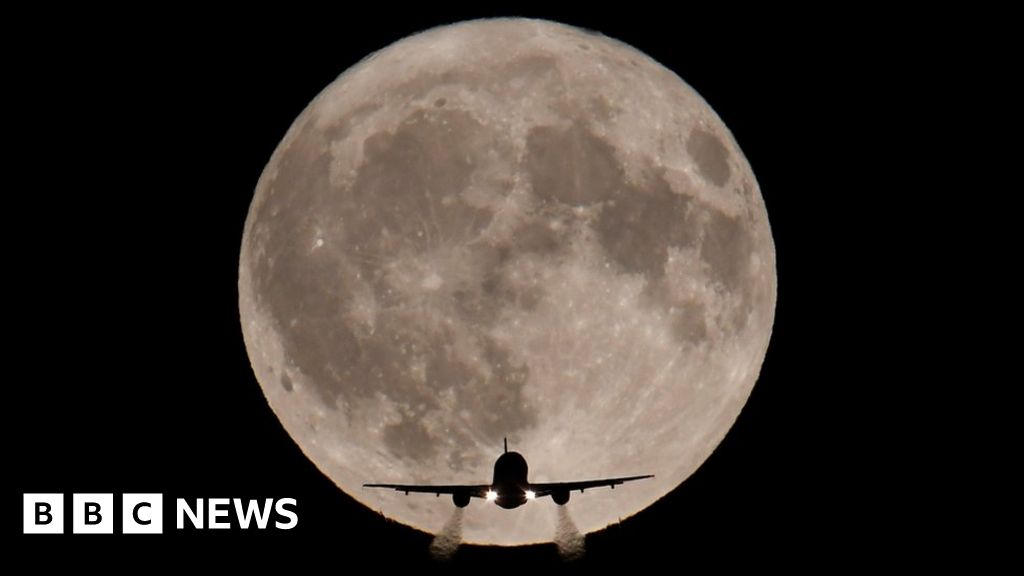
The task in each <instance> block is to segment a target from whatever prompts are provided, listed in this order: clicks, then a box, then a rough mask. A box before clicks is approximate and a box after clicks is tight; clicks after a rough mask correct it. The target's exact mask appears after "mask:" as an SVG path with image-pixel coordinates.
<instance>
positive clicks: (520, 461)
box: [491, 452, 530, 509]
mask: <svg viewBox="0 0 1024 576" xmlns="http://www.w3.org/2000/svg"><path fill="white" fill-rule="evenodd" d="M528 471H529V466H527V464H526V458H523V455H522V454H520V453H518V452H505V453H504V454H502V455H501V456H499V457H498V459H497V460H496V461H495V462H494V479H493V480H492V481H491V490H492V491H494V492H495V495H496V496H495V498H494V503H495V504H497V505H498V506H501V507H502V508H507V509H512V508H518V507H520V506H522V505H523V504H526V501H527V500H528V498H527V491H528V490H529V489H530V483H529V482H528V481H527V480H526V475H527V472H528Z"/></svg>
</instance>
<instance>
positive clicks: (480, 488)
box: [363, 484, 491, 498]
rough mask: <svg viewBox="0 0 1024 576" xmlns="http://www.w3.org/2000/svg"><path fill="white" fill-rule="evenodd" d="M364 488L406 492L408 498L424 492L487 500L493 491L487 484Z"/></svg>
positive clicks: (372, 486) (402, 485)
mask: <svg viewBox="0 0 1024 576" xmlns="http://www.w3.org/2000/svg"><path fill="white" fill-rule="evenodd" d="M363 488H390V489H392V490H397V491H398V492H405V494H406V496H408V495H409V493H410V492H423V493H425V494H436V495H438V496H440V495H441V494H468V495H469V496H472V497H474V498H486V497H487V491H488V490H490V489H491V487H490V486H488V485H486V484H477V485H461V484H447V485H444V484H442V485H423V484H363Z"/></svg>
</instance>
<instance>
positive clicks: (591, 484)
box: [530, 474, 654, 498]
mask: <svg viewBox="0 0 1024 576" xmlns="http://www.w3.org/2000/svg"><path fill="white" fill-rule="evenodd" d="M644 478H654V474H644V475H643V476H626V477H623V478H604V479H602V480H584V481H583V482H550V483H547V484H530V489H531V490H533V492H534V493H535V494H536V495H537V498H542V497H544V496H550V495H552V494H554V493H555V492H565V493H569V492H572V491H574V490H579V491H580V492H583V491H584V490H586V489H587V488H601V487H603V486H608V487H610V488H612V489H613V490H614V489H615V487H616V486H618V485H619V484H623V483H625V482H632V481H633V480H643V479H644Z"/></svg>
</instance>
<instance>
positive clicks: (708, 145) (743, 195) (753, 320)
mask: <svg viewBox="0 0 1024 576" xmlns="http://www.w3.org/2000/svg"><path fill="white" fill-rule="evenodd" d="M238 288H239V307H240V312H241V321H242V329H243V333H244V337H245V343H246V347H247V350H248V352H249V356H250V358H251V361H252V366H253V370H254V371H255V374H256V376H257V378H258V380H259V382H260V385H261V386H262V388H263V391H264V393H265V394H266V397H267V400H268V402H269V403H270V406H271V407H272V408H273V410H274V412H275V413H276V414H277V416H278V418H280V420H281V422H282V423H283V425H284V427H285V428H286V429H287V431H288V432H289V434H290V435H291V436H292V438H293V439H294V440H295V442H296V443H297V444H298V445H299V446H300V447H301V449H302V450H303V452H305V454H306V455H307V456H308V457H309V458H310V459H311V460H312V461H313V462H314V463H315V464H316V465H317V466H318V467H319V468H320V470H321V471H323V472H324V473H325V474H326V475H327V476H329V477H330V478H331V479H332V480H333V481H334V482H335V483H336V484H337V485H338V486H339V487H340V488H341V489H343V490H344V491H345V492H347V493H348V494H349V495H351V496H352V497H353V498H355V499H357V500H359V501H360V502H362V503H363V504H365V505H366V506H369V507H370V508H372V509H374V510H379V511H381V512H382V513H383V514H385V515H386V516H388V517H390V518H392V519H394V520H397V521H399V522H402V523H405V524H408V525H411V526H413V527H416V528H419V529H422V530H424V531H427V532H437V531H439V530H440V529H441V528H442V526H443V525H444V523H445V521H446V520H447V519H448V518H450V517H451V514H452V507H453V504H452V502H451V498H448V497H442V498H435V497H434V496H432V495H422V494H421V495H416V494H412V495H409V496H405V495H403V494H401V493H398V492H392V491H382V490H371V489H364V488H362V487H361V485H362V484H363V483H364V482H392V483H424V484H429V483H436V484H455V483H459V484H478V483H487V482H490V479H491V474H492V465H493V463H494V460H495V458H496V457H497V456H498V455H499V454H500V452H501V440H502V437H504V436H508V438H509V443H510V447H511V448H512V449H514V450H516V451H518V452H521V453H522V454H523V455H524V456H525V457H526V458H527V460H528V461H529V463H530V480H531V481H535V482H545V481H568V480H586V479H592V478H602V477H611V476H622V475H633V474H655V475H656V477H655V478H653V479H650V480H645V481H643V482H636V483H630V484H626V485H623V486H620V487H619V488H618V489H616V490H608V489H599V490H593V491H587V492H586V493H585V494H580V493H578V492H577V493H574V494H573V495H572V499H571V501H570V502H569V504H568V507H569V510H568V511H569V512H570V513H571V514H572V518H573V519H574V520H575V522H576V523H577V525H578V526H579V528H580V530H581V531H582V532H584V533H586V532H591V531H594V530H598V529H600V528H602V527H604V526H607V525H608V524H609V523H613V522H617V521H619V520H621V519H624V518H626V517H628V516H631V515H633V514H635V513H636V512H638V511H640V510H642V509H643V508H645V507H647V506H648V505H650V504H651V503H653V502H654V501H656V500H657V499H658V498H660V497H662V496H664V495H665V494H667V493H668V492H669V491H671V490H672V489H673V488H675V487H676V486H678V485H679V484H680V483H681V482H682V481H683V480H685V479H686V478H687V477H688V476H689V475H690V474H692V473H693V472H694V470H696V469H697V467H698V466H700V465H701V463H702V462H703V461H704V460H705V459H706V458H707V457H708V456H709V455H710V454H711V452H712V451H713V450H714V449H715V447H716V446H717V445H718V443H719V442H720V441H721V440H722V438H723V437H724V436H725V434H726V432H727V431H728V429H729V427H730V426H731V425H732V424H733V422H734V421H735V420H736V418H737V416H738V415H739V412H740V410H741V409H742V408H743V405H744V403H745V402H746V399H747V397H748V396H749V394H750V391H751V389H752V387H753V386H754V382H755V380H756V379H757V375H758V372H759V371H760V367H761V363H762V361H763V359H764V355H765V352H766V349H767V346H768V340H769V337H770V335H771V328H772V322H773V319H774V311H775V298H776V276H775V248H774V244H773V241H772V236H771V231H770V229H769V225H768V217H767V213H766V210H765V206H764V202H763V200H762V197H761V193H760V189H759V188H758V184H757V182H756V180H755V179H754V175H753V173H752V172H751V169H750V166H749V165H748V163H747V161H746V159H745V158H744V156H743V154H742V152H741V151H740V149H739V147H738V146H737V144H736V142H735V141H734V139H733V137H732V135H731V134H730V132H729V131H728V129H727V128H726V127H725V126H724V125H723V123H722V121H721V120H720V119H719V118H718V117H717V116H716V114H715V113H714V111H713V110H712V109H711V108H710V107H709V106H708V104H707V103H706V102H705V101H704V100H703V99H702V98H701V97H700V96H699V95H698V94H697V93H696V92H695V91H694V90H693V89H692V88H690V87H689V86H687V85H686V84H685V83H684V82H683V81H682V80H680V78H679V77H677V76H676V75H675V74H673V73H672V72H671V71H669V70H667V69H666V68H664V67H662V66H661V65H659V64H658V63H657V62H655V61H654V60H652V59H651V58H649V57H647V56H645V55H644V54H642V53H641V52H639V51H637V50H635V49H634V48H631V47H629V46H627V45H625V44H623V43H621V42H618V41H616V40H612V39H610V38H607V37H604V36H601V35H598V34H594V33H590V32H586V31H583V30H579V29H576V28H572V27H569V26H565V25H561V24H556V23H552V22H546V21H538V20H525V19H497V20H480V21H472V22H466V23H460V24H455V25H451V26H444V27H440V28H435V29H432V30H429V31H426V32H423V33H420V34H417V35H414V36H411V37H409V38H406V39H404V40H401V41H399V42H397V43H395V44H393V45H391V46H389V47H387V48H385V49H384V50H381V51H380V52H377V53H375V54H373V55H371V56H370V57H368V58H366V59H365V60H363V61H362V62H360V63H359V64H357V65H356V66H354V67H352V68H351V69H349V70H348V71H346V72H345V73H344V74H342V75H341V76H340V77H339V78H338V79H337V80H335V81H334V82H333V83H331V84H330V85H329V86H327V88H325V89H324V91H323V92H322V93H320V95H318V96H317V97H316V99H314V100H313V102H312V103H310V104H309V106H308V107H307V108H306V109H305V111H304V112H303V113H302V114H301V115H300V116H299V117H298V118H297V119H296V120H295V122H294V124H293V125H292V127H291V129H290V130H289V131H288V133H287V135H286V136H285V137H284V139H283V140H282V142H281V143H280V145H279V146H278V147H277V149H276V151H275V152H274V154H273V157H272V158H271V159H270V162H269V163H268V164H267V166H266V169H265V170H264V172H263V174H262V176H261V178H260V180H259V183H258V185H257V188H256V192H255V196H254V198H253V201H252V205H251V207H250V210H249V214H248V218H247V220H246V225H245V233H244V237H243V239H242V247H241V257H240V263H239V282H238ZM556 508H557V506H555V505H554V503H553V502H551V501H550V500H547V499H544V500H539V501H537V502H529V503H527V504H526V505H524V506H522V507H520V508H518V509H515V510H503V509H500V508H498V507H497V506H495V505H493V504H491V503H488V502H485V501H483V500H474V501H473V502H472V503H471V504H470V506H469V508H467V509H466V510H465V515H464V526H463V534H464V538H465V540H466V541H467V542H471V543H482V544H500V545H518V544H528V543H535V542H548V541H551V539H552V538H553V537H554V535H555V528H556V524H557V522H558V511H557V510H556ZM338 521H339V522H344V521H345V519H344V518H339V519H338Z"/></svg>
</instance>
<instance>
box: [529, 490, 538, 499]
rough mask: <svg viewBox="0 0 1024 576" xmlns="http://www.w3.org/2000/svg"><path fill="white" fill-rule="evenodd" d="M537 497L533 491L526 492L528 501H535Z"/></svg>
mask: <svg viewBox="0 0 1024 576" xmlns="http://www.w3.org/2000/svg"><path fill="white" fill-rule="evenodd" d="M536 497H537V493H536V492H534V491H533V490H527V491H526V499H527V500H533V499H534V498H536Z"/></svg>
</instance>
